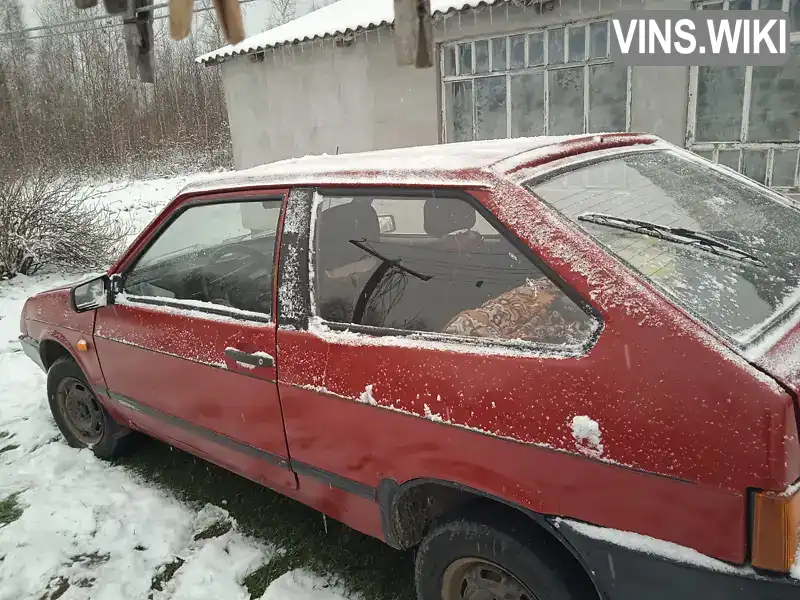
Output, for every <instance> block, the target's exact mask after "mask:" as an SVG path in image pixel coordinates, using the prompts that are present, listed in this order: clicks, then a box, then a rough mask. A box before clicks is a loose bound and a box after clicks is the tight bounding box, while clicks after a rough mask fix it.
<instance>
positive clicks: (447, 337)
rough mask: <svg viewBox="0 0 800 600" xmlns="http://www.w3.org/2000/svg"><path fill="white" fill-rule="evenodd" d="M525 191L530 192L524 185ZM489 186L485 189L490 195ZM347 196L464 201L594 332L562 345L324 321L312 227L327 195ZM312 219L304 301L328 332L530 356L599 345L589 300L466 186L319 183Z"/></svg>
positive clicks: (599, 320) (597, 320)
mask: <svg viewBox="0 0 800 600" xmlns="http://www.w3.org/2000/svg"><path fill="white" fill-rule="evenodd" d="M523 190H524V191H525V192H526V193H530V191H529V190H527V189H525V188H523ZM492 191H493V188H490V189H489V192H490V193H491V192H492ZM326 196H327V197H341V196H344V197H348V198H354V197H358V196H369V197H375V198H379V199H387V200H388V199H391V198H393V197H394V198H430V197H451V198H454V199H457V200H462V201H465V202H467V203H468V204H469V205H470V206H472V207H473V208H474V209H475V210H476V211H477V212H478V214H479V215H481V216H482V217H483V218H484V219H486V221H487V222H488V223H489V224H490V225H491V226H492V227H494V229H495V230H496V231H497V232H498V233H499V234H500V235H501V236H502V237H503V238H505V239H506V240H507V241H508V242H509V243H511V245H512V246H513V247H514V248H515V249H516V250H518V251H519V252H520V253H521V254H522V256H523V257H525V258H526V259H528V260H529V261H530V262H531V263H532V264H533V266H534V267H536V268H537V269H539V270H540V271H541V272H542V274H543V275H544V276H545V277H547V279H548V280H549V281H550V282H551V283H553V284H554V285H555V286H556V287H558V288H559V289H560V290H561V291H562V292H563V293H564V294H565V295H566V296H567V298H569V299H570V300H571V301H572V302H574V303H575V305H576V306H577V307H578V309H580V310H581V311H582V312H583V313H584V314H586V316H587V317H588V319H589V321H590V324H591V325H592V326H593V330H592V333H591V335H590V336H588V337H587V339H586V340H584V341H583V342H582V343H581V344H575V345H563V344H545V343H541V342H529V341H522V340H502V339H498V338H481V337H471V336H460V335H456V334H450V333H439V332H426V331H417V330H406V329H394V328H391V327H374V326H370V325H361V324H357V323H337V322H334V321H328V320H327V319H324V318H322V317H321V316H320V315H319V314H318V312H317V303H316V265H315V264H314V261H315V256H316V253H317V249H316V247H315V244H316V233H317V230H316V225H317V221H318V219H317V218H316V216H315V211H316V210H317V207H318V206H319V202H320V200H321V199H322V198H325V197H326ZM311 212H312V214H311V220H310V227H309V231H308V249H309V251H308V260H307V262H306V265H307V268H308V274H309V276H308V295H307V297H306V301H307V302H308V304H307V306H308V313H309V320H312V319H314V320H317V321H318V322H319V323H322V324H323V325H324V326H325V327H327V328H328V329H330V330H333V331H338V332H344V331H354V332H357V333H360V334H364V335H368V336H372V337H374V338H378V339H379V338H387V337H404V338H410V339H414V340H419V341H420V342H439V343H445V344H450V345H456V346H460V347H463V348H469V349H474V351H479V350H480V348H489V349H501V350H512V351H514V350H516V351H519V352H521V353H525V354H527V355H529V356H530V357H544V358H549V357H556V356H557V357H567V358H572V357H583V356H586V355H587V354H588V353H589V352H590V351H591V350H592V348H594V346H595V345H596V344H597V342H598V340H599V339H600V335H601V334H602V333H603V331H604V330H605V325H606V324H605V321H604V319H603V316H602V314H601V313H600V311H599V310H597V308H595V306H594V305H592V303H591V302H590V301H589V300H587V299H586V298H585V297H584V296H583V295H581V294H580V293H579V292H578V291H577V290H576V289H574V288H573V287H572V286H570V285H568V284H567V283H566V282H565V281H564V280H563V279H562V278H561V277H560V276H559V275H558V274H557V273H556V272H555V270H554V269H553V268H552V267H550V265H548V264H547V263H546V262H545V261H544V260H542V259H541V258H540V257H539V256H538V255H537V254H536V253H535V252H534V251H533V249H532V248H530V247H529V246H528V245H527V244H526V243H525V242H524V241H523V240H522V239H520V238H519V236H517V235H516V234H515V233H514V232H513V231H511V230H510V229H509V228H508V227H506V226H505V225H504V224H503V223H501V222H500V221H499V219H498V218H497V217H496V216H495V215H494V213H492V211H491V210H489V209H488V208H486V207H485V206H484V205H483V204H481V202H480V201H479V200H478V199H477V198H476V197H475V196H473V195H472V194H470V193H469V192H468V191H467V190H465V189H463V188H460V187H449V186H448V187H435V188H421V187H391V186H376V187H347V186H343V187H336V186H318V187H316V188H314V189H313V196H312V201H311Z"/></svg>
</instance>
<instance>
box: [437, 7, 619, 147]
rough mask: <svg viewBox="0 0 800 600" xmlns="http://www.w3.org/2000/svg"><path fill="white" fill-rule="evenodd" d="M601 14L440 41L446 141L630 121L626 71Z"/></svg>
mask: <svg viewBox="0 0 800 600" xmlns="http://www.w3.org/2000/svg"><path fill="white" fill-rule="evenodd" d="M609 44H610V33H609V22H608V21H607V20H602V21H591V22H582V23H572V24H566V25H559V26H555V27H548V28H547V29H541V30H536V31H530V32H528V33H521V34H517V35H510V36H501V37H493V38H486V39H476V40H470V41H461V42H453V43H448V44H444V45H443V46H442V52H441V61H442V62H441V69H442V71H441V72H442V86H443V87H442V100H443V107H442V110H443V124H444V127H443V138H444V141H446V142H464V141H470V140H488V139H498V138H506V137H524V136H535V135H562V134H572V133H599V132H610V131H626V130H628V129H629V128H630V103H631V94H630V86H629V81H630V77H629V70H628V68H627V67H624V66H620V65H615V64H614V63H613V62H612V61H611V59H610V58H609V56H610V54H609V47H610V46H609Z"/></svg>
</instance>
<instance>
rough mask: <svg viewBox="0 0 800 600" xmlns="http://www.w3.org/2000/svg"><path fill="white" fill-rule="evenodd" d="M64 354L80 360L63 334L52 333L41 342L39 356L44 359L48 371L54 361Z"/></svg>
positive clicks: (45, 368)
mask: <svg viewBox="0 0 800 600" xmlns="http://www.w3.org/2000/svg"><path fill="white" fill-rule="evenodd" d="M64 356H68V357H70V358H71V359H72V360H74V361H75V362H78V360H77V359H76V358H75V353H74V352H73V351H72V349H71V347H70V343H69V342H68V341H67V340H66V339H64V338H63V337H62V336H58V335H52V334H51V335H48V336H47V337H44V338H43V339H42V340H41V341H40V342H39V357H40V358H41V359H42V366H44V370H45V371H48V370H49V369H50V367H51V366H52V364H53V363H54V362H56V361H57V360H58V359H59V358H62V357H64Z"/></svg>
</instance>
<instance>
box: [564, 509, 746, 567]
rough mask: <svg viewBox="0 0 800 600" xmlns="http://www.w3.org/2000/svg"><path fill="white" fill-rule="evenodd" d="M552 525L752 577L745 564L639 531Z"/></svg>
mask: <svg viewBox="0 0 800 600" xmlns="http://www.w3.org/2000/svg"><path fill="white" fill-rule="evenodd" d="M554 524H555V526H556V527H559V528H560V527H563V526H567V527H569V528H570V529H572V530H574V531H575V532H577V533H579V534H581V535H585V536H586V537H589V538H592V539H595V540H600V541H603V542H608V543H610V544H614V545H615V546H621V547H622V548H627V549H629V550H633V551H636V552H643V553H645V554H650V555H653V556H658V557H660V558H665V559H667V560H672V561H675V562H679V563H683V564H687V565H693V566H696V567H702V568H705V569H709V570H712V571H718V572H720V573H730V574H737V575H745V576H748V575H750V576H752V575H754V571H753V570H752V569H750V568H748V567H736V566H734V565H730V564H728V563H726V562H723V561H721V560H717V559H716V558H712V557H710V556H707V555H705V554H701V553H700V552H698V551H697V550H693V549H692V548H687V547H686V546H681V545H679V544H675V543H673V542H667V541H664V540H659V539H656V538H653V537H650V536H647V535H642V534H640V533H633V532H631V531H620V530H618V529H610V528H607V527H597V526H596V525H589V524H588V523H582V522H580V521H573V520H571V519H563V518H560V517H559V518H556V519H555V521H554Z"/></svg>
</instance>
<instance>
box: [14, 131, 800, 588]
mask: <svg viewBox="0 0 800 600" xmlns="http://www.w3.org/2000/svg"><path fill="white" fill-rule="evenodd" d="M798 231H800V211H798V209H797V208H795V207H794V206H793V205H791V203H790V202H789V201H788V200H787V199H786V198H784V197H783V196H780V195H778V194H777V193H775V192H773V191H770V190H769V189H767V188H765V187H763V186H761V185H758V184H756V183H754V182H752V181H751V180H749V179H746V178H744V177H743V176H740V175H738V174H736V173H734V172H733V171H730V170H728V169H726V168H724V167H719V166H716V165H712V164H711V163H709V162H706V161H705V160H703V159H701V158H699V157H697V156H695V155H693V154H691V153H689V152H688V151H686V150H683V149H681V148H678V147H675V146H673V145H671V144H668V143H666V142H664V141H662V140H660V139H658V138H656V137H653V136H649V135H642V134H613V135H602V136H578V137H563V138H552V137H550V138H532V139H518V140H503V141H492V142H476V143H467V144H452V145H439V146H432V147H428V148H413V149H404V150H391V151H383V152H372V153H364V154H352V155H341V156H322V157H309V158H304V159H299V160H290V161H284V162H280V163H275V164H272V165H268V166H266V167H261V168H256V169H252V170H249V171H244V172H242V173H238V174H232V175H226V176H223V177H220V178H217V179H212V180H210V181H209V182H207V183H205V184H203V185H194V186H191V187H189V188H187V189H186V190H184V191H183V192H182V193H181V194H180V195H179V196H178V197H177V198H176V199H175V200H174V201H173V202H172V203H171V204H170V205H169V206H168V207H167V208H166V209H165V210H164V211H163V213H162V214H161V215H160V216H159V217H158V218H156V219H155V220H154V221H153V223H152V224H150V225H149V226H148V227H147V229H146V230H145V231H144V232H142V234H141V235H140V236H139V237H138V238H137V240H136V241H135V242H134V243H133V244H132V246H131V247H130V248H129V249H128V250H127V252H125V254H124V255H123V256H122V257H121V258H120V259H119V260H118V261H117V263H116V264H114V265H113V266H112V267H111V269H110V270H109V272H108V274H107V275H105V276H102V277H99V278H96V279H93V280H90V281H86V282H83V283H81V284H79V285H76V286H73V287H71V288H64V289H58V290H53V291H48V292H45V293H42V294H39V295H37V296H34V297H32V298H30V299H29V300H28V302H27V303H26V305H25V308H24V311H23V315H22V320H21V327H22V337H21V339H22V343H23V346H24V348H25V350H26V352H27V353H28V354H29V356H30V357H31V358H32V359H33V360H34V361H36V362H37V363H38V364H40V365H41V366H42V368H43V369H45V370H46V371H47V374H48V376H47V382H48V383H47V385H48V396H49V401H50V405H51V408H52V411H53V415H54V417H55V419H56V422H57V423H58V425H59V427H60V429H61V431H62V433H63V434H64V437H65V438H66V440H67V441H68V442H69V443H70V444H71V445H73V446H78V447H86V446H88V447H90V448H93V450H94V452H95V453H96V454H97V455H98V456H100V457H110V456H113V455H114V454H115V453H116V452H118V451H119V450H120V449H121V447H122V444H123V442H124V441H125V439H126V437H125V436H126V434H127V433H129V432H130V431H131V430H139V431H142V432H145V433H147V434H149V435H152V436H154V437H157V438H160V439H162V440H165V441H167V442H169V443H170V444H173V445H174V446H177V447H179V448H183V449H184V450H187V451H188V452H191V453H194V454H196V455H198V456H200V457H203V458H205V459H207V460H209V461H211V462H213V463H216V464H218V465H221V466H223V467H225V468H227V469H230V470H232V471H235V472H237V473H239V474H241V475H243V476H245V477H247V478H250V479H252V480H254V481H257V482H259V483H261V484H263V485H265V486H268V487H270V488H272V489H274V490H276V491H278V492H280V493H282V494H285V495H287V496H290V497H292V498H295V499H297V500H299V501H301V502H304V503H306V504H308V505H310V506H312V507H314V508H316V509H318V510H320V511H322V512H324V513H325V514H327V515H329V516H331V517H333V518H335V519H338V520H340V521H342V522H344V523H345V524H347V525H349V526H351V527H353V528H355V529H357V530H359V531H361V532H363V533H366V534H368V535H371V536H375V537H377V538H380V539H382V540H384V541H386V543H388V544H390V545H392V546H394V547H396V548H411V547H417V552H416V573H415V577H416V586H417V593H418V596H419V598H420V599H421V600H462V599H463V600H467V599H493V598H494V599H500V598H502V599H512V598H513V599H516V600H534V599H538V600H567V599H570V600H577V599H584V598H600V599H603V600H606V599H611V600H641V599H643V598H647V599H648V600H659V599H664V600H674V599H675V598H702V599H703V600H708V599H715V598H720V599H722V598H724V599H725V600H732V599H735V598H743V599H744V598H746V599H748V600H753V599H762V598H763V599H779V598H794V599H796V598H797V597H798V594H800V580H798V577H800V564H798V563H800V561H799V560H798V558H797V551H798V531H799V530H798V527H799V526H800V483H798V479H799V478H800V443H799V442H798V414H800V411H798V394H799V393H800V312H799V308H798V307H799V305H800V241H798V237H797V232H798Z"/></svg>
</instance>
